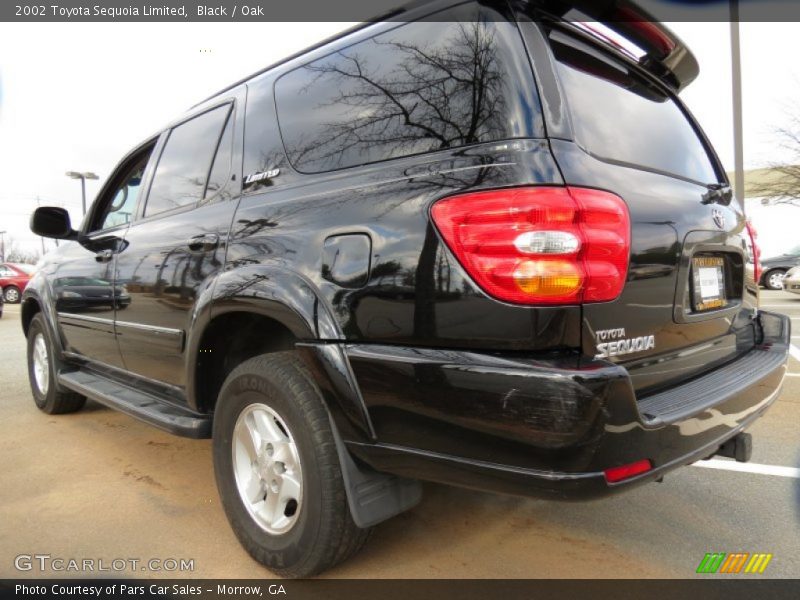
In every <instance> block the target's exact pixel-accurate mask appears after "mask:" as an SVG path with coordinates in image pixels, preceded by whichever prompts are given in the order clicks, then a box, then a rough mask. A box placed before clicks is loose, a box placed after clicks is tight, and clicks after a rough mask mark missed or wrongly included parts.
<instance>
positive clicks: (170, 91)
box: [0, 23, 800, 254]
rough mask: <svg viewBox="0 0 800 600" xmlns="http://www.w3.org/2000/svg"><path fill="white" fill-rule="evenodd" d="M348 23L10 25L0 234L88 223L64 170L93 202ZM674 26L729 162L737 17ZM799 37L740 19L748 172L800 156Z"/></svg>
mask: <svg viewBox="0 0 800 600" xmlns="http://www.w3.org/2000/svg"><path fill="white" fill-rule="evenodd" d="M348 26H349V24H346V23H150V24H144V23H14V24H9V23H0V86H2V89H1V90H0V230H6V231H7V232H8V233H7V234H6V235H7V236H8V235H9V234H10V235H11V236H13V237H14V238H15V239H16V240H17V242H18V244H19V245H20V246H21V247H23V248H26V249H39V250H41V240H40V239H39V238H37V237H35V236H33V234H31V233H30V232H29V230H28V218H29V215H30V213H31V212H32V210H33V209H34V208H35V207H36V205H37V202H39V203H41V204H42V205H58V206H65V207H66V208H68V209H69V211H70V214H71V216H72V219H73V222H75V223H77V222H79V221H80V219H81V208H80V207H81V194H80V182H78V181H75V180H72V179H69V178H67V177H66V176H65V175H64V173H65V172H66V171H93V172H95V173H97V174H98V175H99V176H100V181H87V202H91V201H92V199H93V198H94V195H95V194H96V193H97V191H98V190H99V188H100V185H101V183H102V181H103V180H104V179H105V178H106V177H107V176H108V175H109V174H110V173H111V171H112V170H113V168H114V166H115V165H116V163H117V161H118V160H119V159H120V158H121V157H122V156H123V155H124V154H125V153H126V152H127V151H128V150H130V149H131V148H132V147H133V146H135V145H136V144H137V143H139V142H140V141H142V140H144V139H145V138H146V137H147V136H149V135H150V134H152V133H154V132H156V131H157V130H158V129H159V128H161V127H162V126H163V125H165V124H166V123H167V122H169V121H171V120H172V119H174V118H175V117H177V116H179V115H180V114H181V113H182V112H184V111H185V110H186V109H187V108H189V107H190V106H191V105H193V104H195V103H197V102H198V101H200V100H202V99H203V98H205V97H207V96H209V95H211V94H212V93H214V92H215V91H216V90H218V89H220V88H222V87H225V86H226V85H228V84H230V83H232V82H234V81H236V80H238V79H241V78H243V77H245V76H247V75H248V74H250V73H252V72H255V71H257V70H259V69H261V68H263V67H264V66H266V65H268V64H270V63H272V62H275V61H277V60H279V59H281V58H282V57H284V56H287V55H290V54H292V53H294V52H296V51H299V50H301V49H303V48H305V47H307V46H309V45H311V44H313V43H315V42H316V41H318V40H320V39H323V38H325V37H328V36H329V35H332V34H334V33H336V32H338V31H341V30H342V29H344V28H346V27H348ZM670 27H671V28H672V29H673V30H674V31H675V32H676V33H677V34H678V35H679V36H680V37H681V38H683V40H684V41H685V42H686V43H687V44H688V46H689V47H690V48H691V49H692V50H693V52H694V53H695V55H696V56H697V58H698V61H699V62H700V69H701V74H700V76H699V77H698V79H697V80H696V81H695V82H694V83H693V84H692V85H691V86H689V87H688V88H687V90H686V91H685V92H684V94H683V98H684V101H685V102H686V103H687V105H688V106H689V108H690V109H691V110H692V112H693V113H694V114H695V116H696V117H697V119H698V120H699V122H700V124H701V126H702V127H703V128H704V129H705V131H706V133H707V135H708V136H709V138H710V139H711V141H712V143H713V145H714V146H715V148H716V149H717V152H718V154H719V155H720V157H721V159H722V161H723V164H724V166H725V168H726V169H727V170H732V169H733V133H732V110H731V104H730V90H731V78H730V68H731V67H730V35H729V25H728V24H727V23H699V24H696V23H673V24H670ZM798 33H800V25H798V24H797V23H742V24H741V39H742V60H743V65H742V69H743V80H744V140H745V168H756V167H762V166H767V165H768V164H769V163H771V162H780V161H781V160H790V159H791V157H789V156H787V155H786V154H781V152H780V150H779V149H777V148H776V144H775V138H774V135H773V134H772V132H773V130H774V129H775V128H776V127H779V126H781V125H782V124H784V123H785V122H786V120H787V119H786V115H787V113H788V112H790V111H791V110H792V105H793V102H792V100H793V99H796V98H797V97H798V92H800V62H798V61H795V60H794V57H796V56H797V54H798V43H799V42H798V38H799V37H800V36H798ZM145 42H146V43H145ZM776 57H777V58H778V60H777V61H776V60H775V59H776ZM782 210H785V209H782ZM789 210H790V211H792V210H794V211H800V208H796V209H789ZM780 212H781V211H780V210H777V211H772V212H770V211H768V210H757V211H754V218H755V215H756V214H758V215H759V216H758V218H759V221H760V222H757V223H756V225H757V226H759V229H760V230H761V231H762V236H761V237H762V240H766V241H767V243H768V244H772V245H773V246H774V247H775V249H776V251H777V249H779V248H780V247H782V246H784V245H786V244H789V245H793V244H792V242H793V241H794V238H793V237H792V235H793V233H792V231H791V230H790V229H789V227H788V225H787V222H786V221H787V216H788V218H789V219H791V217H792V215H793V214H794V213H791V212H790V213H789V214H788V215H782V216H779V215H778V213H780ZM797 214H798V215H800V213H797ZM795 219H796V217H795ZM765 228H766V231H765ZM6 239H7V238H6ZM47 244H48V248H49V247H50V245H52V242H50V241H47ZM767 250H770V251H772V249H771V248H770V247H765V253H766V254H769V252H767Z"/></svg>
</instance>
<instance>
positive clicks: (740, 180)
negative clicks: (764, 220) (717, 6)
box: [730, 0, 747, 213]
mask: <svg viewBox="0 0 800 600" xmlns="http://www.w3.org/2000/svg"><path fill="white" fill-rule="evenodd" d="M730 19H731V22H730V27H731V92H732V97H733V170H734V175H733V190H734V194H735V196H736V199H737V200H739V201H740V202H741V203H742V208H745V206H744V200H745V198H744V138H743V130H742V129H743V127H742V49H741V42H740V38H739V0H730ZM745 213H747V209H746V208H745Z"/></svg>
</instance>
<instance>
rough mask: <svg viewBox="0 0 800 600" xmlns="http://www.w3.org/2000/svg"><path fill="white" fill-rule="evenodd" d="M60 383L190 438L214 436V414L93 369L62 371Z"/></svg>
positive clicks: (170, 431) (160, 427) (127, 413)
mask: <svg viewBox="0 0 800 600" xmlns="http://www.w3.org/2000/svg"><path fill="white" fill-rule="evenodd" d="M58 383H59V384H60V385H62V386H64V387H65V388H67V389H70V390H72V391H73V392H77V393H79V394H81V395H83V396H86V397H87V398H91V399H92V400H95V401H96V402H99V403H100V404H103V405H105V406H108V407H109V408H113V409H115V410H118V411H120V412H123V413H125V414H126V415H129V416H131V417H134V418H136V419H139V420H140V421H144V422H145V423H149V424H150V425H153V426H155V427H158V428H159V429H163V430H164V431H168V432H169V433H174V434H175V435H180V436H183V437H190V438H209V437H211V417H210V416H209V415H203V414H199V413H196V412H193V411H191V410H189V409H188V408H182V407H180V406H175V405H174V404H171V403H168V402H166V401H164V400H161V399H160V398H158V397H156V396H153V395H152V394H147V393H144V392H140V391H139V390H136V389H134V388H132V387H129V386H127V385H123V384H121V383H118V382H116V381H114V380H112V379H109V378H107V377H104V376H102V375H99V374H97V373H93V372H90V371H62V372H60V373H59V374H58Z"/></svg>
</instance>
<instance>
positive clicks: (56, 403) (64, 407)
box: [28, 313, 86, 415]
mask: <svg viewBox="0 0 800 600" xmlns="http://www.w3.org/2000/svg"><path fill="white" fill-rule="evenodd" d="M42 350H43V351H44V355H42ZM37 356H38V360H37ZM54 357H55V354H54V352H53V341H52V339H51V338H50V332H49V330H48V329H47V326H46V325H45V322H44V317H42V313H38V314H36V315H34V317H33V319H32V320H31V324H30V327H29V328H28V381H29V382H30V385H31V392H32V393H33V401H34V402H35V403H36V406H37V407H38V408H39V410H41V411H42V412H46V413H47V414H49V415H60V414H65V413H71V412H75V411H78V410H80V409H81V408H83V405H84V404H85V403H86V398H85V397H84V396H81V395H80V394H76V393H74V392H66V391H60V390H59V389H58V386H57V385H56V362H55V360H54ZM37 366H38V369H39V372H38V374H37Z"/></svg>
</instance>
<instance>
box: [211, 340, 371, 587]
mask: <svg viewBox="0 0 800 600" xmlns="http://www.w3.org/2000/svg"><path fill="white" fill-rule="evenodd" d="M213 437H214V441H213V444H214V447H213V452H214V471H215V475H216V480H217V488H218V489H219V494H220V497H221V499H222V504H223V507H224V508H225V513H226V515H227V517H228V520H229V521H230V524H231V527H232V528H233V530H234V532H235V533H236V536H237V537H238V538H239V541H240V542H241V544H242V545H243V546H244V548H245V549H246V550H247V551H248V552H249V553H250V555H251V556H252V557H253V558H255V559H256V560H257V561H259V562H260V563H262V564H264V565H265V566H267V567H268V568H270V569H271V570H273V571H275V572H276V573H278V574H279V575H282V576H287V577H307V576H310V575H316V574H318V573H321V572H322V571H324V570H326V569H329V568H330V567H332V566H334V565H336V564H338V563H339V562H341V561H343V560H345V559H346V558H347V557H349V556H350V555H352V554H354V553H355V552H356V551H357V550H358V549H359V548H361V546H362V545H363V544H364V542H365V541H366V539H367V537H368V535H369V530H367V529H360V528H358V527H357V526H356V525H355V523H354V522H353V519H352V517H351V516H350V510H349V508H348V505H347V496H346V493H345V489H344V481H343V478H342V472H341V467H340V464H339V457H338V454H337V452H336V444H335V441H334V437H333V432H332V429H331V423H330V420H329V418H328V412H327V410H326V409H325V405H324V404H323V399H322V394H321V393H320V391H319V388H318V387H317V385H316V384H315V383H314V381H313V379H312V377H311V375H310V374H309V372H308V371H307V370H306V368H305V366H304V365H303V363H302V362H301V361H300V360H299V359H298V358H297V357H296V356H295V355H294V353H292V352H278V353H274V354H265V355H262V356H258V357H255V358H252V359H250V360H248V361H246V362H244V363H242V364H241V365H239V366H238V367H237V368H236V369H234V371H233V372H232V373H231V374H230V375H229V376H228V378H227V379H226V380H225V383H224V384H223V386H222V390H221V391H220V394H219V399H218V401H217V406H216V410H215V416H214V431H213Z"/></svg>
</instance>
